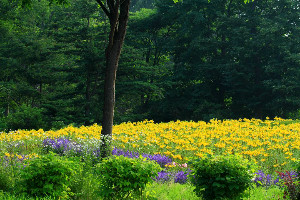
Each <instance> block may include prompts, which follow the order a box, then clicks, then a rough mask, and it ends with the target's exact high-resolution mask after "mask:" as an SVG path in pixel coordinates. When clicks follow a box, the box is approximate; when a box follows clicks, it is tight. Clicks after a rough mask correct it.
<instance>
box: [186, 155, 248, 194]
mask: <svg viewBox="0 0 300 200" xmlns="http://www.w3.org/2000/svg"><path fill="white" fill-rule="evenodd" d="M190 165H191V166H192V168H193V172H192V173H191V175H190V176H191V179H192V182H193V184H194V185H195V187H196V188H195V190H194V192H195V193H196V195H197V196H198V197H202V198H203V199H205V200H213V199H214V200H216V199H236V198H239V197H240V196H241V194H242V193H243V192H244V191H245V190H246V189H247V188H248V187H249V186H250V185H251V179H252V178H253V172H254V165H253V164H250V162H249V161H248V160H246V159H243V158H242V157H240V156H234V155H229V156H215V157H211V156H207V157H204V158H202V159H197V160H195V161H192V162H191V163H190ZM251 169H253V171H252V170H251Z"/></svg>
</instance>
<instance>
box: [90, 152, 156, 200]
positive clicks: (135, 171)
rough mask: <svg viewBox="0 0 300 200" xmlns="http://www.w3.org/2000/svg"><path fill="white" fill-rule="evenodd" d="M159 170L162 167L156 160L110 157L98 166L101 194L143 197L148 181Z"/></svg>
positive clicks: (111, 196)
mask: <svg viewBox="0 0 300 200" xmlns="http://www.w3.org/2000/svg"><path fill="white" fill-rule="evenodd" d="M159 171H161V168H160V166H159V165H158V164H157V163H156V162H154V161H149V160H146V159H145V158H138V159H132V158H127V157H124V156H112V157H108V158H106V159H104V160H103V161H102V162H101V163H100V164H98V165H97V168H96V172H97V173H98V174H99V176H100V195H101V196H102V197H103V198H104V199H123V198H126V197H129V196H130V195H137V196H140V197H141V196H142V192H143V190H144V189H145V187H146V185H147V183H149V182H152V181H153V179H152V178H154V177H155V176H157V173H158V172H159Z"/></svg>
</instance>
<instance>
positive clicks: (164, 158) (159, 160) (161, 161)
mask: <svg viewBox="0 0 300 200" xmlns="http://www.w3.org/2000/svg"><path fill="white" fill-rule="evenodd" d="M143 157H144V158H147V159H149V160H155V161H156V162H157V163H158V164H159V165H160V166H161V167H164V166H165V165H166V164H168V163H171V162H172V159H171V158H169V157H167V156H163V155H160V154H155V155H151V154H143Z"/></svg>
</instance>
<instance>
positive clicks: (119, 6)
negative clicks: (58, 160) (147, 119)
mask: <svg viewBox="0 0 300 200" xmlns="http://www.w3.org/2000/svg"><path fill="white" fill-rule="evenodd" d="M96 1H97V2H98V3H99V5H100V7H101V8H102V10H103V11H104V13H105V14H106V15H107V16H108V18H109V22H110V33H109V41H108V45H107V48H106V51H105V56H106V57H105V58H106V69H105V78H104V105H103V119H102V131H101V148H100V149H101V157H102V158H104V157H107V156H108V155H109V154H110V152H111V151H110V146H111V137H112V129H113V118H114V106H115V85H116V84H115V83H116V75H117V69H118V63H119V58H120V55H121V50H122V46H123V43H124V39H125V35H126V29H127V23H128V17H129V4H130V0H107V1H106V2H107V5H108V9H107V8H106V7H105V5H104V4H103V3H102V2H101V0H96Z"/></svg>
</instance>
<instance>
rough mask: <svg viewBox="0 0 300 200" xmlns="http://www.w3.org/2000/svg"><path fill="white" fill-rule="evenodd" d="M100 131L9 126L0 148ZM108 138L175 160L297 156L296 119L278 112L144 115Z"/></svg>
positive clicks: (279, 166)
mask: <svg viewBox="0 0 300 200" xmlns="http://www.w3.org/2000/svg"><path fill="white" fill-rule="evenodd" d="M100 134H101V126H98V125H97V124H95V125H93V126H89V127H85V126H82V127H79V128H76V127H72V126H69V127H66V128H64V129H60V130H57V131H43V130H29V131H24V130H18V131H11V132H9V133H0V146H2V147H3V146H6V148H2V149H1V148H0V151H2V152H1V153H2V154H5V153H6V154H8V153H10V152H9V145H8V144H12V145H10V146H13V144H14V145H17V144H18V145H20V143H21V144H22V145H23V148H24V149H25V150H27V151H28V153H35V152H34V147H35V145H38V141H42V140H44V139H45V138H59V137H65V138H71V139H72V140H75V141H77V142H79V143H80V142H90V143H93V142H94V145H98V144H99V143H97V142H99V140H100ZM112 144H113V145H114V146H115V147H117V148H122V149H126V150H130V151H135V152H142V153H151V154H162V155H166V156H169V157H170V158H172V159H173V160H175V161H176V162H178V163H186V162H187V161H188V160H189V159H190V158H194V157H203V156H204V155H205V154H211V155H219V154H224V155H226V154H240V155H242V156H244V157H246V158H248V159H251V160H253V161H254V162H256V163H257V164H258V165H259V166H261V167H263V168H265V169H267V170H271V171H274V170H285V169H289V168H290V166H291V165H292V163H293V161H295V160H297V159H299V158H300V122H296V121H291V120H284V119H281V118H275V119H274V120H269V119H266V120H258V119H251V120H250V119H240V120H223V121H220V120H214V119H213V120H210V122H203V121H199V122H193V121H189V122H187V121H176V122H168V123H154V122H153V121H151V120H145V121H143V122H133V123H131V122H128V123H122V124H119V125H115V126H114V128H113V137H112ZM3 151H8V152H3ZM36 153H38V152H36Z"/></svg>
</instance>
